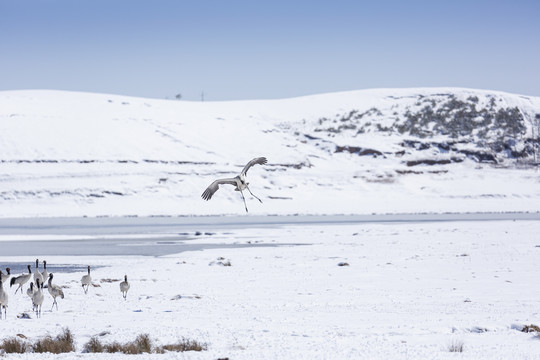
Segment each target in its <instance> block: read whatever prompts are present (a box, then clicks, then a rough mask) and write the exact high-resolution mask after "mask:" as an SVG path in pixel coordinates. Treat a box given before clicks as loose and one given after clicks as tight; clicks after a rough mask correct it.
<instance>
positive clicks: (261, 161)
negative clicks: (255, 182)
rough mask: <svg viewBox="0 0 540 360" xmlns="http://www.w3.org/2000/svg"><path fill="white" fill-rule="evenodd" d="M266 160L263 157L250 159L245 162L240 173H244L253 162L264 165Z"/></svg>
mask: <svg viewBox="0 0 540 360" xmlns="http://www.w3.org/2000/svg"><path fill="white" fill-rule="evenodd" d="M267 162H268V160H266V158H265V157H258V158H255V159H253V160H251V161H250V162H248V163H247V165H246V166H244V169H242V173H241V174H242V175H244V176H245V175H246V174H247V172H248V170H249V168H250V167H252V166H253V165H255V164H259V165H264V164H266V163H267Z"/></svg>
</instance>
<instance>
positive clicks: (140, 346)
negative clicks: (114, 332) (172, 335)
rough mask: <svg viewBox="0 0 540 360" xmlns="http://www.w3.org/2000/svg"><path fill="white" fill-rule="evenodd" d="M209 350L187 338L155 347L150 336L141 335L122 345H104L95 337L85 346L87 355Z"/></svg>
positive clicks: (115, 343)
mask: <svg viewBox="0 0 540 360" xmlns="http://www.w3.org/2000/svg"><path fill="white" fill-rule="evenodd" d="M207 349H208V346H207V345H206V344H205V343H199V342H197V341H195V340H190V339H186V338H182V339H181V340H179V341H178V342H176V343H173V344H168V345H162V346H154V344H153V342H152V340H151V339H150V336H149V335H148V334H141V335H139V336H137V338H136V339H135V340H134V341H131V342H126V343H120V342H118V341H114V342H112V343H109V344H103V343H102V342H101V341H100V340H99V338H98V337H97V336H94V337H92V338H91V339H90V341H88V342H87V343H86V344H85V345H84V352H86V353H124V354H129V355H136V354H150V353H156V354H164V353H165V352H167V351H175V352H184V351H204V350H207Z"/></svg>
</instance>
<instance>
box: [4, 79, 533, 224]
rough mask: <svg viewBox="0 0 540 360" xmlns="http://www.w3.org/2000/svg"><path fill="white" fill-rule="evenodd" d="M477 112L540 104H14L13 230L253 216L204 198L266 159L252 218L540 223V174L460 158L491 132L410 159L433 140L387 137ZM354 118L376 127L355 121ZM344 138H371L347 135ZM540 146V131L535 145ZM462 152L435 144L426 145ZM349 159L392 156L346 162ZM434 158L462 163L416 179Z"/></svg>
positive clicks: (9, 103) (46, 98)
mask: <svg viewBox="0 0 540 360" xmlns="http://www.w3.org/2000/svg"><path fill="white" fill-rule="evenodd" d="M441 94H442V95H441ZM448 99H451V100H448ZM467 99H479V100H477V103H472V105H474V106H475V108H476V107H478V108H481V107H483V106H489V105H488V104H489V102H490V100H493V101H494V103H495V105H494V106H495V110H493V112H494V113H496V110H497V109H513V108H514V107H518V108H519V111H520V113H521V114H523V116H525V117H526V118H527V119H531V118H534V117H535V116H536V114H539V113H540V98H538V97H526V96H520V95H514V94H507V93H500V92H490V91H483V90H470V89H454V88H434V89H381V90H364V91H353V92H345V93H335V94H323V95H317V96H307V97H301V98H294V99H283V100H268V101H233V102H208V103H207V102H205V103H197V102H184V101H171V100H155V99H143V98H130V97H123V96H118V95H105V94H86V93H74V92H62V91H43V90H41V91H37V90H34V91H30V90H29V91H4V92H0V217H4V218H5V217H51V216H53V217H56V216H126V215H128V216H132V215H137V216H150V215H172V216H176V215H216V214H242V213H244V208H243V204H242V200H241V197H240V195H239V194H238V193H237V192H234V191H232V189H231V188H230V187H227V186H224V189H223V190H220V191H218V192H217V193H216V194H215V196H214V197H213V198H212V200H211V201H209V202H206V201H203V200H202V199H201V197H200V195H201V194H202V192H203V191H204V189H205V188H206V187H207V186H208V185H209V184H210V183H211V182H212V181H213V180H214V179H216V178H219V177H230V176H235V175H236V174H237V173H238V172H239V171H240V170H241V169H242V167H243V166H244V165H245V164H246V163H247V161H249V160H250V159H252V158H254V157H258V156H266V157H267V158H268V164H267V165H264V166H259V165H257V166H256V167H254V168H253V169H251V170H250V172H249V174H248V181H250V184H251V186H250V187H251V189H252V191H253V193H254V194H255V195H257V196H259V197H261V198H262V200H263V202H264V203H263V204H260V203H259V202H258V201H254V199H253V198H251V197H249V196H248V199H247V201H248V207H249V209H250V213H251V214H259V215H261V214H262V215H264V214H372V213H383V214H384V213H424V212H434V213H440V212H463V211H469V212H486V211H494V212H506V211H533V212H535V211H538V203H539V202H540V186H539V183H540V173H539V172H538V171H537V170H534V169H531V168H522V167H519V166H516V164H515V163H516V162H515V161H514V160H508V159H505V158H504V156H503V155H501V154H488V155H494V156H496V157H497V158H498V164H496V165H493V164H486V163H479V162H477V161H475V160H473V159H471V158H469V157H464V155H463V153H462V152H459V151H463V149H462V148H466V150H468V151H472V150H474V151H483V152H485V151H488V150H486V149H484V148H481V149H477V148H476V146H477V145H475V144H476V143H478V142H479V141H480V140H485V141H487V142H489V141H492V140H493V141H494V137H493V136H494V135H490V134H491V133H490V132H488V133H487V135H485V138H482V139H480V138H479V137H478V136H477V135H471V136H464V137H462V138H459V139H450V140H453V141H457V140H459V141H463V142H464V143H459V144H457V145H455V146H456V147H462V148H460V149H456V151H454V150H451V151H446V150H444V151H443V150H441V149H440V148H438V147H436V146H432V147H430V148H429V149H423V150H419V149H415V148H414V147H413V148H410V147H407V146H405V147H404V145H403V142H404V141H405V140H411V139H412V140H414V141H418V140H423V139H420V138H415V137H411V136H409V135H406V134H400V133H399V132H397V131H378V130H377V129H378V128H384V127H388V126H390V125H391V124H392V122H402V121H404V119H405V118H406V116H407V114H408V113H409V112H411V111H416V109H418V108H421V107H422V106H424V105H425V104H424V102H426V101H433V102H434V103H437V101H439V102H442V103H443V104H446V103H448V102H449V101H454V102H456V101H458V100H459V101H464V102H465V101H469V103H470V101H472V100H467ZM419 104H420V105H419ZM472 105H471V106H472ZM440 106H442V105H440ZM370 109H377V110H376V111H375V110H370ZM351 113H354V114H356V115H355V116H356V117H360V115H361V114H364V113H365V114H367V115H365V116H363V117H362V118H361V119H356V120H354V121H355V122H354V123H352V122H351V121H352V120H351V121H344V119H343V117H344V116H346V114H351ZM359 114H360V115H359ZM347 116H348V115H347ZM525 123H526V125H527V126H529V125H528V122H525ZM341 124H346V125H347V126H350V127H352V126H355V127H361V131H360V129H356V128H355V129H354V130H352V129H344V130H343V131H341V130H339V131H336V130H333V127H337V126H338V125H341ZM490 131H491V130H490ZM531 132H532V128H531V127H530V126H529V128H528V129H527V131H526V134H525V135H522V136H530V135H531ZM511 135H512V136H513V135H514V134H512V133H509V134H508V136H511ZM448 140H449V139H448V138H445V137H444V136H440V135H436V134H434V135H433V136H432V137H431V138H428V139H427V140H426V139H424V140H423V141H438V142H444V141H448ZM516 141H518V142H519V139H516ZM339 146H342V147H343V146H349V147H358V148H361V149H373V150H377V151H379V152H381V153H383V154H384V156H377V157H373V156H360V155H359V154H357V153H349V152H347V151H345V152H336V151H337V148H338V147H339ZM522 146H523V143H518V144H517V145H515V150H516V151H518V150H520V149H521V147H522ZM457 150H459V151H457ZM426 158H430V159H436V160H441V159H449V158H457V159H458V161H461V162H453V163H450V164H436V165H431V166H429V165H417V166H409V165H407V163H408V162H410V161H415V160H422V159H426ZM246 195H249V194H246Z"/></svg>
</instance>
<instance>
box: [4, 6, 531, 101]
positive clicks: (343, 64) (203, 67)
mask: <svg viewBox="0 0 540 360" xmlns="http://www.w3.org/2000/svg"><path fill="white" fill-rule="evenodd" d="M0 52H1V56H0V91H2V90H18V89H56V90H72V91H84V92H98V93H110V94H121V95H130V96H141V97H150V98H174V97H175V95H176V94H182V98H183V99H184V100H200V99H201V93H202V92H204V97H205V100H243V99H272V98H287V97H294V96H303V95H310V94H319V93H327V92H335V91H348V90H358V89H369V88H394V87H399V88H402V87H434V86H452V87H454V86H455V87H467V88H477V89H489V90H500V91H507V92H512V93H518V94H524V95H534V96H540V65H539V64H540V0H512V1H497V0H492V1H484V0H469V1H465V0H454V1H437V0H431V1H428V0H410V1H407V0H380V1H361V0H357V1H348V0H347V1H345V0H343V1H342V0H334V1H318V0H311V1H306V0H299V1H294V0H289V1H283V0H273V1H255V0H251V1H238V0H229V1H218V0H208V1H202V0H201V1H183V0H178V1H174V0H154V1H149V0H147V1H142V0H107V1H106V0H0Z"/></svg>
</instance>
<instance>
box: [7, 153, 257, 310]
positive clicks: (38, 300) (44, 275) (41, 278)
mask: <svg viewBox="0 0 540 360" xmlns="http://www.w3.org/2000/svg"><path fill="white" fill-rule="evenodd" d="M267 162H268V160H267V159H266V158H265V157H258V158H254V159H252V160H251V161H249V162H248V163H247V164H246V166H244V168H243V169H242V171H241V172H240V174H239V175H237V176H235V177H234V178H225V179H218V180H215V181H214V182H212V183H211V184H210V186H208V187H207V188H206V190H205V191H204V192H203V194H202V195H201V197H202V198H203V199H204V200H210V199H211V198H212V196H213V195H214V194H215V192H216V191H218V189H219V185H224V184H227V185H233V186H234V187H235V189H234V190H235V191H239V192H240V195H241V196H242V200H243V201H244V207H245V209H246V212H248V208H247V205H246V199H245V197H244V193H243V192H242V190H245V189H247V190H248V191H249V193H250V194H251V195H252V196H253V197H254V198H255V199H257V200H259V201H260V202H261V203H262V200H261V199H259V198H258V197H257V196H255V195H254V194H253V193H252V192H251V190H250V189H249V183H248V182H247V181H246V175H247V172H248V170H249V169H250V168H251V167H252V166H254V165H256V164H259V165H264V164H266V163H267ZM10 277H11V270H10V268H6V274H4V273H3V272H2V270H0V319H1V318H2V310H3V311H4V318H5V317H6V316H7V307H8V300H9V297H8V294H7V292H6V290H4V283H7V282H8V280H10ZM32 277H33V279H34V281H33V282H30V287H29V288H28V290H27V292H26V293H27V295H28V296H29V297H30V298H31V299H32V305H33V309H32V310H33V311H35V313H36V316H37V317H41V306H42V305H43V300H44V298H45V296H44V295H43V288H44V283H45V281H46V280H47V290H48V292H49V294H50V295H51V296H52V298H53V305H52V307H51V311H52V310H53V309H54V306H55V305H56V310H58V302H57V301H56V298H57V297H60V298H61V299H63V298H64V292H63V291H62V288H61V287H60V286H58V285H56V284H53V282H52V281H53V277H54V275H53V274H52V273H49V272H48V271H47V262H46V261H43V271H39V260H37V259H36V269H35V271H34V272H33V273H32V269H31V266H30V265H28V274H22V275H19V276H16V277H12V278H11V280H10V284H9V286H10V287H12V286H13V285H17V289H16V290H15V294H17V292H18V291H19V290H21V293H22V292H23V289H22V287H23V285H24V284H26V283H27V282H28V281H29V280H30V279H31V278H32ZM91 284H92V275H91V274H90V266H88V274H86V275H84V276H83V277H82V278H81V285H82V288H83V291H84V293H85V294H87V293H88V288H89V287H90V285H91ZM129 287H130V285H129V282H128V279H127V275H125V276H124V281H122V282H121V283H120V291H121V292H122V296H123V298H124V299H126V297H127V292H128V290H129Z"/></svg>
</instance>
